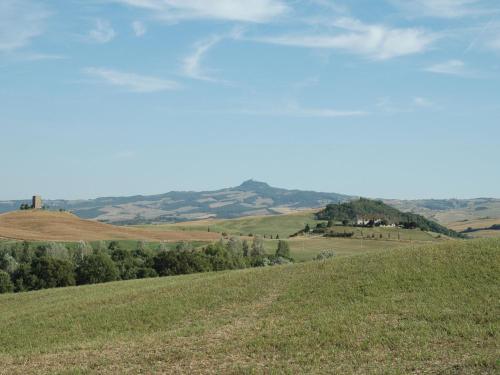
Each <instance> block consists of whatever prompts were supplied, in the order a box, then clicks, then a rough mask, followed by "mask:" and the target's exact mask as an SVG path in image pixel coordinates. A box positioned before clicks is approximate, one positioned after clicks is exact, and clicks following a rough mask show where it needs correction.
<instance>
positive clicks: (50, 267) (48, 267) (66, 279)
mask: <svg viewBox="0 0 500 375" xmlns="http://www.w3.org/2000/svg"><path fill="white" fill-rule="evenodd" d="M31 273H32V274H33V276H34V277H35V278H36V281H35V282H34V284H33V285H32V289H45V288H59V287H64V286H71V285H75V283H76V282H75V270H74V266H73V263H71V262H69V261H66V260H62V259H57V258H53V257H49V256H42V257H40V258H38V257H37V258H35V259H34V260H33V262H32V263H31Z"/></svg>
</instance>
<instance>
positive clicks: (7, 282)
mask: <svg viewBox="0 0 500 375" xmlns="http://www.w3.org/2000/svg"><path fill="white" fill-rule="evenodd" d="M13 291H14V284H12V281H11V279H10V275H9V274H8V273H7V272H5V271H2V270H0V294H2V293H10V292H13Z"/></svg>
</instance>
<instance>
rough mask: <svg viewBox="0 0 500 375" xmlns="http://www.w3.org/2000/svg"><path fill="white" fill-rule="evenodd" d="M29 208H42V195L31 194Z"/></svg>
mask: <svg viewBox="0 0 500 375" xmlns="http://www.w3.org/2000/svg"><path fill="white" fill-rule="evenodd" d="M31 208H33V209H35V210H40V209H42V197H41V196H39V195H33V202H32V203H31Z"/></svg>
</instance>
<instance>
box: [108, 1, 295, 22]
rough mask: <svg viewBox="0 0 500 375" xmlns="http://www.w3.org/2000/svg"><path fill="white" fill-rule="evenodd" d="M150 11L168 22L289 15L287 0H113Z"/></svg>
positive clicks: (257, 19) (251, 19)
mask: <svg viewBox="0 0 500 375" xmlns="http://www.w3.org/2000/svg"><path fill="white" fill-rule="evenodd" d="M110 1H113V2H117V3H122V4H125V5H129V6H133V7H139V8H144V9H149V10H152V11H154V14H155V16H157V17H159V18H162V19H165V20H168V21H179V20H183V19H197V18H203V19H219V20H230V21H242V22H257V23H259V22H266V21H270V20H271V19H273V18H275V17H278V16H281V15H283V14H285V13H286V12H287V11H288V10H289V7H288V6H287V5H286V3H285V1H283V0H110Z"/></svg>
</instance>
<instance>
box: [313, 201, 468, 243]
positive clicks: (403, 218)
mask: <svg viewBox="0 0 500 375" xmlns="http://www.w3.org/2000/svg"><path fill="white" fill-rule="evenodd" d="M316 217H317V218H318V219H320V220H332V221H336V222H342V221H347V222H348V223H349V224H351V223H354V224H355V223H356V222H357V220H374V221H376V220H383V221H384V222H385V224H386V225H387V224H396V225H403V226H405V227H411V228H419V229H421V230H423V231H429V232H434V233H439V234H444V235H446V236H450V237H460V234H459V233H457V232H455V231H453V230H451V229H448V228H446V227H444V226H442V225H440V224H438V223H436V222H433V221H431V220H428V219H426V218H425V217H423V216H421V215H417V214H414V213H409V212H401V211H399V210H398V209H396V208H394V207H391V206H389V205H387V204H385V203H383V202H382V201H377V200H371V199H365V198H360V199H356V200H352V201H351V202H348V203H340V204H329V205H328V206H326V208H325V209H323V210H321V211H319V212H318V213H317V214H316Z"/></svg>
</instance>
